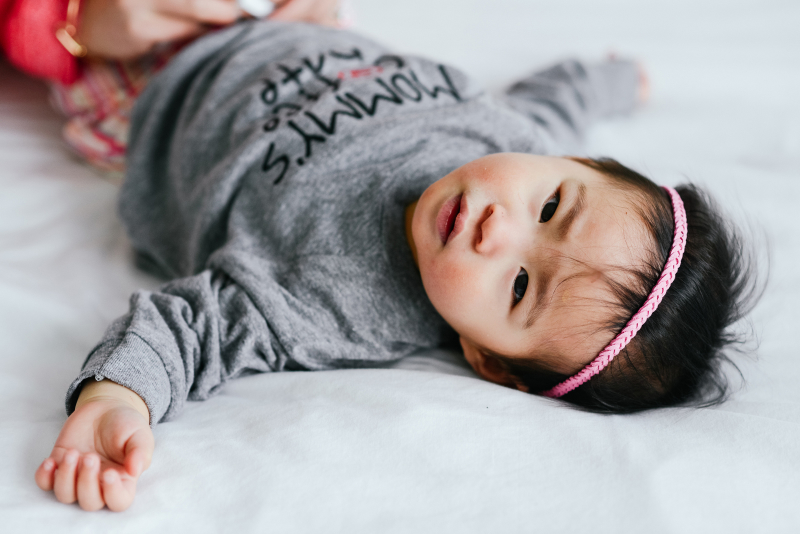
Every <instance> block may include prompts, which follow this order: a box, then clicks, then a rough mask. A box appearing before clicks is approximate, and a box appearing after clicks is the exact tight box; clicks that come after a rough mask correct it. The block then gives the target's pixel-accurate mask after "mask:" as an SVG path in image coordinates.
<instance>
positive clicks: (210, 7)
mask: <svg viewBox="0 0 800 534" xmlns="http://www.w3.org/2000/svg"><path fill="white" fill-rule="evenodd" d="M159 9H160V11H161V12H162V13H166V14H170V15H174V16H178V17H184V18H187V19H190V20H194V21H198V22H203V23H205V24H230V23H231V22H233V21H235V20H236V19H238V18H239V17H240V16H241V15H242V12H241V10H240V9H239V4H238V3H237V2H236V0H167V1H166V2H164V3H163V6H162V7H160V8H159Z"/></svg>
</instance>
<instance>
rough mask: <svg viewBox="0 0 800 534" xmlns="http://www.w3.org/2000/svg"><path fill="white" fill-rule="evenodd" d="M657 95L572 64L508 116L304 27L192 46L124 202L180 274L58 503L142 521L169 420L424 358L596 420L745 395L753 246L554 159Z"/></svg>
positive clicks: (77, 454) (88, 382)
mask: <svg viewBox="0 0 800 534" xmlns="http://www.w3.org/2000/svg"><path fill="white" fill-rule="evenodd" d="M639 89H640V84H639V74H638V71H637V68H636V66H635V65H634V64H632V63H630V62H625V61H609V62H606V63H600V64H584V63H580V62H577V61H570V62H565V63H561V64H559V65H556V66H554V67H552V68H550V69H548V70H545V71H542V72H539V73H537V74H534V75H532V76H530V77H528V78H526V79H524V80H522V81H521V82H519V83H517V84H515V85H514V86H513V87H511V89H510V90H509V91H508V92H507V93H506V95H505V97H504V98H503V99H495V98H492V97H490V96H488V95H487V94H485V93H484V92H482V91H481V90H480V89H478V88H476V87H475V86H474V85H473V84H472V83H471V82H470V81H469V80H468V79H467V78H466V77H465V76H464V74H462V73H461V72H459V71H458V70H456V69H453V68H451V67H448V66H445V65H441V64H439V63H436V62H433V61H429V60H426V59H422V58H418V57H409V56H399V55H395V54H393V53H391V52H390V51H388V50H386V49H384V48H383V47H381V46H380V45H377V44H375V43H374V42H372V41H370V40H367V39H365V38H363V37H360V36H358V35H355V34H352V33H349V32H343V31H339V30H335V29H330V28H324V27H319V26H313V25H306V24H299V25H298V24H295V25H292V24H283V23H278V22H252V21H251V22H246V23H241V24H238V25H236V26H233V27H230V28H228V29H225V30H222V31H219V32H216V33H212V34H209V35H207V36H205V37H204V38H203V39H201V40H199V41H197V42H195V43H194V44H192V45H190V46H189V47H188V48H186V49H185V50H183V51H182V52H181V53H180V54H179V55H178V56H177V57H176V58H175V59H174V60H173V61H172V62H171V63H170V65H169V66H168V67H167V68H166V69H165V70H164V71H163V72H162V73H161V74H160V75H159V76H158V77H157V78H156V79H155V80H153V81H152V82H151V84H150V85H149V86H148V87H147V89H146V90H145V91H144V93H143V94H142V95H141V97H140V98H139V100H138V101H137V104H136V108H135V110H134V114H133V118H132V128H131V134H130V145H129V151H128V163H127V165H128V172H127V176H126V181H125V184H124V186H123V188H122V192H121V200H120V210H121V216H122V219H123V221H124V222H125V224H126V226H127V229H128V231H129V233H130V236H131V239H132V242H133V244H134V247H135V248H136V250H137V253H138V254H139V258H140V259H141V261H142V265H145V266H147V267H148V268H149V269H151V270H153V271H156V272H158V273H160V274H161V275H162V276H164V277H166V278H169V279H170V280H171V281H169V282H167V283H166V284H165V285H164V286H162V287H161V288H160V289H159V290H158V291H156V292H148V291H140V292H137V293H136V294H134V295H133V297H132V298H131V307H130V312H129V313H128V314H127V315H125V316H123V317H121V318H120V319H118V320H117V321H116V322H115V323H114V324H113V325H111V327H110V328H109V329H108V331H107V332H106V335H105V337H104V338H103V340H102V341H101V342H100V343H99V344H98V345H97V346H96V347H95V349H94V350H93V351H92V352H91V354H90V355H89V357H88V359H87V360H86V362H85V364H84V367H83V370H82V371H81V373H80V374H79V376H78V377H77V378H76V379H75V381H74V382H73V383H72V385H71V387H70V388H69V391H68V392H67V398H66V404H67V411H68V413H69V414H70V416H69V418H68V419H67V422H66V423H65V425H64V428H63V429H62V431H61V434H60V435H59V437H58V440H57V441H56V444H55V446H54V448H53V451H52V453H51V455H50V457H49V458H48V459H46V460H45V461H44V462H43V463H42V465H41V466H40V467H39V469H38V470H37V472H36V481H37V483H38V485H39V486H40V487H41V488H42V489H43V490H48V491H49V490H54V491H55V494H56V497H57V498H58V500H59V501H61V502H65V503H71V502H75V501H76V500H77V501H78V502H79V504H80V506H81V507H82V508H84V509H87V510H95V509H99V508H102V507H103V506H104V505H107V506H108V507H109V508H110V509H111V510H123V509H125V508H127V507H128V506H129V505H130V503H131V502H132V500H133V497H134V493H135V487H136V481H137V479H138V477H139V475H140V474H141V473H142V471H143V470H144V469H146V468H147V467H148V465H149V463H150V459H151V456H152V452H153V448H154V442H153V435H152V432H151V430H150V428H151V426H152V425H155V424H156V423H158V422H160V421H165V420H168V419H170V418H173V417H175V416H177V415H178V414H179V413H180V411H181V408H182V407H183V405H184V403H185V402H186V400H187V399H189V400H199V399H205V398H207V397H209V396H210V395H211V394H213V393H214V392H215V390H217V389H218V388H219V387H220V386H221V385H222V384H223V383H224V382H225V381H226V380H228V379H230V378H233V377H236V376H240V375H242V374H246V373H252V372H265V371H283V370H301V369H306V370H316V369H334V368H347V367H365V366H379V365H385V364H386V363H388V362H392V361H396V360H398V359H400V358H403V357H404V356H406V355H408V354H410V353H411V352H413V351H415V350H417V349H419V348H420V347H440V346H458V345H460V347H461V348H462V349H463V352H464V355H465V357H466V360H467V361H468V362H469V364H470V365H471V366H472V367H473V369H474V370H475V372H476V374H477V375H479V376H480V377H482V378H484V379H486V380H489V381H492V382H495V383H498V384H501V385H505V386H508V387H511V388H516V389H519V390H522V391H526V392H530V393H534V394H544V395H546V396H550V397H561V398H563V399H564V400H565V401H567V402H570V403H573V404H575V405H577V406H580V407H583V408H585V409H588V410H592V411H597V412H611V413H625V412H634V411H640V410H645V409H649V408H655V407H661V406H671V405H676V404H683V403H688V402H714V401H717V400H719V399H721V398H722V396H723V394H724V392H725V389H724V381H723V379H722V375H721V374H720V373H719V371H718V364H719V362H720V360H721V359H723V357H724V356H723V355H722V354H721V352H720V350H721V348H722V347H723V345H724V341H725V340H726V338H725V330H726V328H727V326H728V325H729V324H730V323H731V322H732V321H733V320H735V319H736V318H737V317H738V312H739V309H740V308H739V305H738V302H739V300H740V297H741V294H742V288H743V287H744V285H745V279H744V277H743V273H744V272H745V271H744V270H743V268H742V267H741V262H740V261H739V260H740V249H741V244H740V242H739V241H738V240H737V238H736V236H735V235H734V234H732V233H731V231H730V230H729V226H728V225H727V224H726V223H725V222H724V221H723V220H722V219H721V218H720V217H719V215H718V214H717V212H716V211H715V208H714V206H713V204H712V203H711V202H710V200H709V199H708V197H707V196H705V195H704V194H703V193H702V192H700V191H699V190H698V189H696V188H695V187H693V186H682V187H679V188H678V189H677V191H676V190H673V189H663V188H660V187H658V186H656V185H655V184H653V183H652V182H651V181H649V180H648V179H647V178H645V177H643V176H641V175H639V174H638V173H636V172H634V171H632V170H630V169H627V168H625V167H623V166H622V165H620V164H618V163H616V162H615V161H613V160H609V159H600V160H593V159H584V158H575V157H557V156H556V155H557V154H562V153H570V152H573V151H574V150H576V148H577V146H578V143H579V141H580V138H581V135H582V133H583V131H584V129H585V128H586V127H587V126H588V125H589V123H590V122H591V121H593V120H594V119H597V118H600V117H604V116H609V115H614V114H619V113H625V112H629V111H630V110H631V109H632V108H633V107H634V106H635V104H636V101H637V92H638V91H639Z"/></svg>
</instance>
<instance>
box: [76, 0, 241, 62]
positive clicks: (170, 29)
mask: <svg viewBox="0 0 800 534" xmlns="http://www.w3.org/2000/svg"><path fill="white" fill-rule="evenodd" d="M241 14H242V13H241V11H240V9H239V6H238V4H237V3H236V0H83V2H82V5H81V13H80V19H79V24H78V35H77V36H76V38H77V40H78V42H79V43H81V44H83V45H84V46H85V47H86V50H87V53H88V54H89V55H90V56H97V57H106V58H111V59H131V58H134V57H137V56H140V55H142V54H145V53H147V52H148V51H150V49H151V48H153V46H155V45H156V44H158V43H162V42H168V41H178V40H183V39H188V38H189V37H194V36H196V35H198V34H200V33H201V32H202V31H203V30H204V29H205V28H206V27H207V25H225V24H230V23H231V22H234V21H235V20H236V19H238V18H239V17H240V16H241Z"/></svg>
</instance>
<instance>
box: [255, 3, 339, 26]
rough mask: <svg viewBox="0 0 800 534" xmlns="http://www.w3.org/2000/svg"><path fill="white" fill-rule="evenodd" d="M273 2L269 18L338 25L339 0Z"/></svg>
mask: <svg viewBox="0 0 800 534" xmlns="http://www.w3.org/2000/svg"><path fill="white" fill-rule="evenodd" d="M275 4H277V5H276V7H275V11H273V12H272V14H271V15H270V16H269V18H270V19H271V20H283V21H287V22H311V23H314V24H322V25H325V26H334V27H336V26H338V25H339V7H340V4H341V0H281V1H279V2H275Z"/></svg>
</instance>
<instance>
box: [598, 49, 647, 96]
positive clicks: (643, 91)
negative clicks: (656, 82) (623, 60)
mask: <svg viewBox="0 0 800 534" xmlns="http://www.w3.org/2000/svg"><path fill="white" fill-rule="evenodd" d="M608 60H609V61H616V60H617V53H616V52H609V53H608ZM635 63H636V71H637V72H638V74H639V84H638V86H637V88H636V102H637V103H638V104H639V105H640V106H641V105H644V104H646V103H647V102H648V101H649V100H650V77H649V76H648V75H647V70H646V69H645V68H644V64H642V62H640V61H636V62H635Z"/></svg>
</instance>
